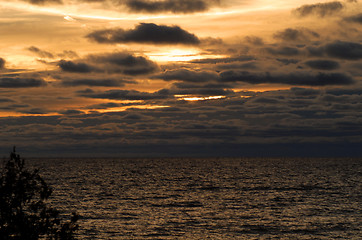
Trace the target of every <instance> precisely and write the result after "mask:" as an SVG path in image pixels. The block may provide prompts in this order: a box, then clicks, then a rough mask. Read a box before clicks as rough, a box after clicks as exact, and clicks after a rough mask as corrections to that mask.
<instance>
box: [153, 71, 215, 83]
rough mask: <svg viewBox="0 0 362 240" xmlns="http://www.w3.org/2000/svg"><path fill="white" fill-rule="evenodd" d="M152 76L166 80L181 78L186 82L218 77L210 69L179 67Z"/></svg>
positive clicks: (206, 80) (180, 79) (210, 79)
mask: <svg viewBox="0 0 362 240" xmlns="http://www.w3.org/2000/svg"><path fill="white" fill-rule="evenodd" d="M152 78H156V79H162V80H165V81H172V80H179V81H184V82H209V81H213V80H217V79H218V75H217V74H216V73H215V72H209V71H192V70H187V69H178V70H170V71H166V72H164V73H162V74H159V75H157V76H153V77H152Z"/></svg>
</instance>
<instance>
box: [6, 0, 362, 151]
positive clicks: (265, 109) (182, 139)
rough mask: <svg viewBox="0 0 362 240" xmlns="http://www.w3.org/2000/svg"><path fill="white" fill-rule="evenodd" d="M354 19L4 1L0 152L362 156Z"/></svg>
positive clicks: (242, 1)
mask: <svg viewBox="0 0 362 240" xmlns="http://www.w3.org/2000/svg"><path fill="white" fill-rule="evenodd" d="M361 10H362V3H360V1H357V0H343V1H309V0H307V1H302V0H296V1H289V0H277V1H264V0H255V1H251V0H159V1H153V0H7V1H3V0H0V13H1V14H0V16H1V17H0V49H1V51H0V130H1V131H0V134H1V137H0V151H1V153H3V155H6V154H7V153H8V152H9V151H10V150H11V147H12V146H13V145H16V146H17V147H18V149H19V151H20V152H23V153H25V154H26V155H28V156H52V157H57V156H59V157H63V156H66V157H84V156H90V157H102V156H107V157H109V156H112V157H123V156H125V157H129V156H132V157H133V156H134V157H147V156H164V157H172V156H214V157H218V156H220V157H223V156H336V157H338V156H362V150H361V149H362V147H361V146H362V96H361V94H362V31H361V30H362V11H361Z"/></svg>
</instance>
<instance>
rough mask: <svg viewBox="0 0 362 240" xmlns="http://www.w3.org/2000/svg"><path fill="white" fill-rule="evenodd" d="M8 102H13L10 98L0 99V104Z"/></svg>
mask: <svg viewBox="0 0 362 240" xmlns="http://www.w3.org/2000/svg"><path fill="white" fill-rule="evenodd" d="M9 102H14V100H12V99H10V98H0V103H9Z"/></svg>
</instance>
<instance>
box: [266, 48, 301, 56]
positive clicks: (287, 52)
mask: <svg viewBox="0 0 362 240" xmlns="http://www.w3.org/2000/svg"><path fill="white" fill-rule="evenodd" d="M265 50H266V51H267V52H268V53H270V54H272V55H282V56H296V55H299V54H300V50H299V49H298V48H295V47H278V48H265Z"/></svg>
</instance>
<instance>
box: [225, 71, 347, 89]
mask: <svg viewBox="0 0 362 240" xmlns="http://www.w3.org/2000/svg"><path fill="white" fill-rule="evenodd" d="M220 81H221V82H247V83H251V84H261V83H279V84H288V85H301V86H327V85H349V84H353V83H354V80H353V79H352V78H351V77H349V76H347V75H345V74H343V73H318V74H311V73H308V72H295V73H289V74H270V73H255V72H247V71H225V72H222V73H221V74H220Z"/></svg>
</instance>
